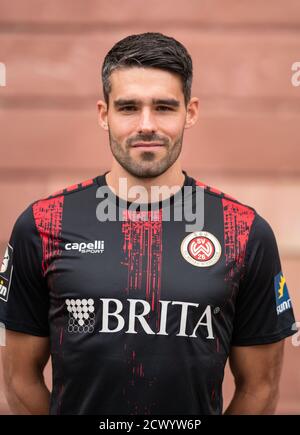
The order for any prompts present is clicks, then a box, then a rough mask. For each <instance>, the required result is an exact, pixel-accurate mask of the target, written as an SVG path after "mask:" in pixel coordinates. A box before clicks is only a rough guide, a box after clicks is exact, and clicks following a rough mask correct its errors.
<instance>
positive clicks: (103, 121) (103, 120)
mask: <svg viewBox="0 0 300 435" xmlns="http://www.w3.org/2000/svg"><path fill="white" fill-rule="evenodd" d="M97 107H98V123H99V125H100V126H101V127H102V128H103V129H104V130H108V120H107V112H108V109H107V104H106V103H105V101H103V100H98V101H97Z"/></svg>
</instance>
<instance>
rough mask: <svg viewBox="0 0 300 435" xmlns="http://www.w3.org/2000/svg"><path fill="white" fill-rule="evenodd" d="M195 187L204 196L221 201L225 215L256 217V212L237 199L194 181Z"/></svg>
mask: <svg viewBox="0 0 300 435" xmlns="http://www.w3.org/2000/svg"><path fill="white" fill-rule="evenodd" d="M195 182H196V186H198V187H200V188H202V189H203V190H204V193H205V195H209V196H210V197H213V198H215V199H216V200H217V201H221V203H222V206H223V209H224V211H226V212H227V213H236V212H240V213H245V214H248V215H251V216H252V217H253V218H254V217H255V216H256V215H257V212H256V210H255V209H254V208H253V207H251V206H250V205H248V204H245V203H243V202H241V201H239V200H238V199H237V198H235V197H233V196H231V195H229V194H227V193H225V192H223V191H221V190H219V189H217V188H216V187H212V186H209V185H207V184H205V183H203V182H202V181H199V180H195Z"/></svg>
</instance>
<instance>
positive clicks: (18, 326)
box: [0, 319, 49, 337]
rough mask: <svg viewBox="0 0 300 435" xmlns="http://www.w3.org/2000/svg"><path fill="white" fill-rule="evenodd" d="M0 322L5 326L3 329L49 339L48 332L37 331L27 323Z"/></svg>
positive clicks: (0, 320)
mask: <svg viewBox="0 0 300 435" xmlns="http://www.w3.org/2000/svg"><path fill="white" fill-rule="evenodd" d="M0 322H1V323H2V324H3V325H4V326H5V329H8V330H10V331H15V332H23V333H24V334H30V335H35V336H37V337H49V332H48V331H45V330H42V329H39V328H37V327H36V326H33V325H29V324H27V323H20V322H14V321H12V320H2V319H0Z"/></svg>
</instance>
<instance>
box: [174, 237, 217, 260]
mask: <svg viewBox="0 0 300 435" xmlns="http://www.w3.org/2000/svg"><path fill="white" fill-rule="evenodd" d="M180 250H181V254H182V256H183V258H184V259H185V260H186V261H188V262H189V263H191V264H193V265H194V266H197V267H208V266H212V265H213V264H216V262H217V261H218V260H219V258H220V256H221V252H222V248H221V245H220V242H219V241H218V239H217V238H216V237H215V236H214V235H212V234H211V233H208V232H207V231H196V232H194V233H191V234H189V235H188V236H186V237H185V238H184V239H183V241H182V243H181V249H180Z"/></svg>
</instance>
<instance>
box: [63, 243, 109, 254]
mask: <svg viewBox="0 0 300 435" xmlns="http://www.w3.org/2000/svg"><path fill="white" fill-rule="evenodd" d="M65 250H66V251H79V252H80V254H102V252H103V251H104V240H95V241H94V242H89V243H85V242H80V243H78V242H74V243H66V244H65Z"/></svg>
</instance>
